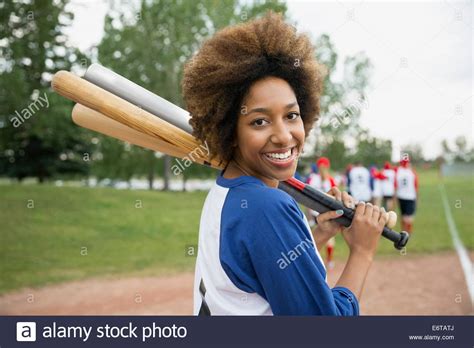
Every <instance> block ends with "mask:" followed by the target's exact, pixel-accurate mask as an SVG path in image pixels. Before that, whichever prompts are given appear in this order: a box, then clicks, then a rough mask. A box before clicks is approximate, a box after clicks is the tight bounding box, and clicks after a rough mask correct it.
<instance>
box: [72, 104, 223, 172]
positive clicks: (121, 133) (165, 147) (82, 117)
mask: <svg viewBox="0 0 474 348" xmlns="http://www.w3.org/2000/svg"><path fill="white" fill-rule="evenodd" d="M72 120H73V121H74V123H75V124H77V125H78V126H81V127H83V128H87V129H90V130H93V131H95V132H98V133H102V134H105V135H107V136H110V137H112V138H115V139H119V140H122V141H126V142H128V143H130V144H133V145H137V146H140V147H143V148H145V149H149V150H153V151H157V152H161V153H164V154H167V155H170V156H173V157H177V158H185V157H186V158H188V156H189V154H186V153H185V152H184V151H183V150H182V149H180V148H178V147H176V146H175V145H173V144H170V143H168V142H167V141H165V140H164V139H162V138H160V137H152V136H150V135H148V134H144V133H141V132H139V131H137V130H135V129H133V128H130V127H127V126H125V125H124V124H122V123H120V122H117V121H115V120H113V119H111V118H109V117H107V116H105V115H103V114H101V113H100V112H97V111H95V110H92V109H90V108H88V107H86V106H84V105H81V104H76V105H75V106H74V108H73V109H72ZM192 157H193V161H194V162H197V163H199V164H203V165H209V163H208V162H207V161H206V160H204V159H202V158H200V157H199V156H192ZM211 166H212V165H211ZM214 168H216V169H223V166H221V167H214Z"/></svg>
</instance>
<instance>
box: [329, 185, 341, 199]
mask: <svg viewBox="0 0 474 348" xmlns="http://www.w3.org/2000/svg"><path fill="white" fill-rule="evenodd" d="M327 194H328V195H331V196H333V197H334V198H335V199H336V200H338V201H342V193H341V190H339V189H338V188H337V187H331V189H330V190H329V191H328V192H327Z"/></svg>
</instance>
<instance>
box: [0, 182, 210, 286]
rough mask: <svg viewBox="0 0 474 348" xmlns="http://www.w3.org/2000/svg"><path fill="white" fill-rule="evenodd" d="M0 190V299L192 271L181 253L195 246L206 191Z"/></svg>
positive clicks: (29, 187)
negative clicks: (60, 286)
mask: <svg viewBox="0 0 474 348" xmlns="http://www.w3.org/2000/svg"><path fill="white" fill-rule="evenodd" d="M0 190H1V194H0V196H1V202H0V218H1V220H0V221H1V224H2V227H1V231H2V232H1V233H0V293H2V292H5V291H8V290H12V289H16V288H20V287H24V286H40V285H45V284H48V283H55V282H60V281H66V280H72V279H82V278H86V277H91V276H98V275H106V274H107V275H113V274H120V273H122V274H124V273H134V274H137V273H141V274H164V273H170V272H179V271H183V270H192V269H193V266H194V261H195V259H194V257H192V256H191V257H190V256H188V254H187V253H186V251H187V249H186V248H187V247H188V246H191V247H192V246H196V245H197V235H198V228H199V218H200V214H201V209H202V205H203V203H204V199H205V196H206V192H193V193H183V192H173V193H171V192H148V191H128V190H127V191H118V190H113V189H105V188H104V189H90V188H71V187H62V188H59V187H53V186H41V185H25V186H22V185H11V186H1V187H0ZM30 200H31V201H30ZM29 202H30V203H31V202H33V204H34V207H33V208H28V203H29ZM140 204H141V205H142V207H141V208H140V207H139V206H140Z"/></svg>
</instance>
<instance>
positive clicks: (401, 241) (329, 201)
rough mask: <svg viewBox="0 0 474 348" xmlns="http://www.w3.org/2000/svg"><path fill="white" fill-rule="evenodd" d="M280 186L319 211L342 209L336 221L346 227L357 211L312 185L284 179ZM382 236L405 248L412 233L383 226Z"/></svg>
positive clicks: (298, 200) (302, 202)
mask: <svg viewBox="0 0 474 348" xmlns="http://www.w3.org/2000/svg"><path fill="white" fill-rule="evenodd" d="M278 187H279V188H280V189H281V190H283V191H285V192H286V193H288V194H289V195H290V196H292V197H293V198H294V199H295V200H296V201H297V202H298V203H301V204H303V205H304V206H306V207H308V208H310V209H312V210H314V211H317V212H319V213H325V212H327V211H330V210H342V211H343V215H342V216H341V217H339V218H337V219H334V220H335V221H337V222H339V223H340V224H341V225H343V226H345V227H349V226H350V225H351V223H352V219H353V218H354V214H355V211H354V210H353V209H350V208H347V207H346V206H344V205H343V204H342V203H341V202H339V201H337V200H335V199H334V198H331V197H328V196H327V195H326V194H324V193H322V192H320V191H318V190H316V189H314V188H312V187H310V186H305V188H304V191H302V190H300V189H298V188H296V187H294V186H293V185H292V184H291V183H288V182H285V181H282V182H280V184H279V185H278ZM382 236H383V237H385V238H387V239H388V240H390V241H392V242H393V245H394V247H395V248H396V249H398V250H400V249H403V248H404V247H405V246H406V244H407V243H408V239H409V237H410V235H409V234H408V233H406V232H405V231H402V232H400V233H399V232H396V231H394V230H392V229H390V228H388V227H387V226H385V227H384V228H383V231H382Z"/></svg>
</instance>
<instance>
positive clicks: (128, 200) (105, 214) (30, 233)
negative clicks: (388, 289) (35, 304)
mask: <svg viewBox="0 0 474 348" xmlns="http://www.w3.org/2000/svg"><path fill="white" fill-rule="evenodd" d="M438 185H439V179H438V177H437V175H436V173H434V172H424V173H420V200H419V205H418V212H417V217H416V221H415V233H414V235H413V237H412V240H411V241H410V243H409V247H408V249H407V250H406V253H417V252H429V253H433V252H436V251H441V250H449V249H452V242H451V238H450V235H449V233H448V230H447V224H446V219H445V214H444V211H443V205H442V201H441V196H440V192H439V189H438ZM444 185H445V187H446V191H447V193H448V198H449V204H450V205H451V208H452V213H453V216H454V219H455V221H456V224H457V227H458V230H459V233H460V234H461V239H462V240H463V242H464V244H465V245H466V247H468V248H469V249H471V250H472V249H474V242H473V236H472V232H473V222H474V221H473V214H472V211H473V209H474V198H473V196H474V192H473V191H474V185H473V180H472V178H466V177H465V178H459V177H458V178H448V179H444ZM0 191H1V202H0V219H1V220H0V221H1V224H2V228H1V231H2V232H1V234H0V265H1V269H0V293H4V292H7V291H10V290H13V289H18V288H21V287H25V286H41V285H45V284H49V283H56V282H61V281H67V280H76V279H83V278H86V277H91V276H100V275H118V274H122V275H129V274H134V275H142V274H143V275H144V274H146V275H162V274H165V273H173V272H180V271H184V270H188V271H189V270H192V269H193V267H194V261H195V259H194V257H193V256H190V255H189V251H190V250H192V248H193V247H196V246H197V233H198V228H199V217H200V213H201V208H202V205H203V203H204V199H205V197H206V194H207V193H206V192H193V193H183V192H149V191H126V190H125V191H119V190H114V189H106V188H100V189H91V188H72V187H54V186H48V185H44V186H41V185H2V186H0ZM32 205H33V206H32ZM379 246H380V247H379V254H382V255H395V256H398V255H400V252H398V251H396V250H395V249H393V247H392V245H391V243H390V242H388V241H386V240H381V241H380V244H379ZM336 255H337V257H338V258H344V257H345V256H346V255H347V249H346V248H345V247H344V243H343V241H342V240H339V241H338V242H337V246H336Z"/></svg>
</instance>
